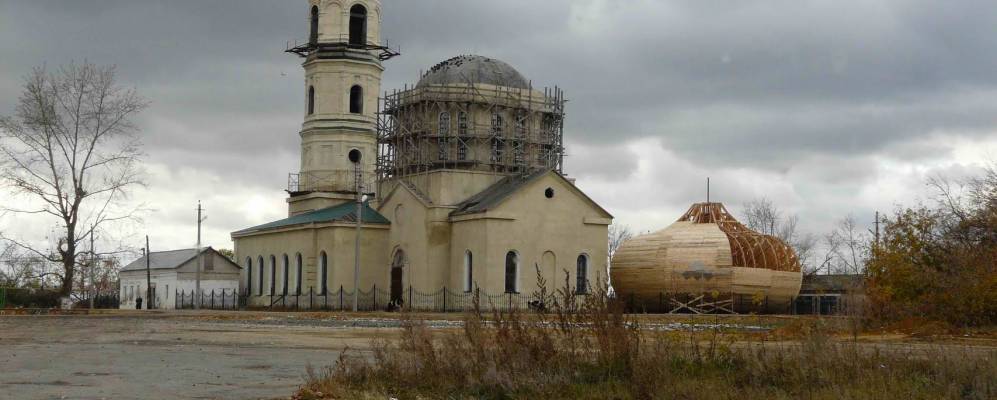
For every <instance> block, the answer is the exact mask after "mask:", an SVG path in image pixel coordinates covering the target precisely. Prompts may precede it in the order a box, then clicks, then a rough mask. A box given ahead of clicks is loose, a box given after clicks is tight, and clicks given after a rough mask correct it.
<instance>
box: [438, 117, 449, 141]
mask: <svg viewBox="0 0 997 400" xmlns="http://www.w3.org/2000/svg"><path fill="white" fill-rule="evenodd" d="M438 131H439V133H440V136H449V135H450V113H448V112H446V111H444V112H441V113H440V120H439V125H438Z"/></svg>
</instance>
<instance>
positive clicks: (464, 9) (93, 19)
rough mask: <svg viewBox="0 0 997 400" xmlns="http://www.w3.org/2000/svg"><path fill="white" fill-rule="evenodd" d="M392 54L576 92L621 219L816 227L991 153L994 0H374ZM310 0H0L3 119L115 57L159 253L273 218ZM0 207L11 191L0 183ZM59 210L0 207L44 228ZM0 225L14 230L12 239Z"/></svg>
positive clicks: (27, 226)
mask: <svg viewBox="0 0 997 400" xmlns="http://www.w3.org/2000/svg"><path fill="white" fill-rule="evenodd" d="M383 11H384V25H383V35H382V36H383V37H384V38H385V39H387V40H389V41H390V42H391V44H392V46H396V45H397V46H401V51H402V56H401V57H398V58H396V59H393V60H391V61H389V62H387V63H386V64H385V66H386V68H387V70H386V71H385V74H384V82H383V85H382V88H383V89H391V88H397V87H400V86H402V85H403V84H406V83H414V82H415V81H416V80H417V79H418V75H419V71H420V70H425V69H428V68H429V67H430V66H432V65H433V64H435V63H436V62H438V61H441V60H443V59H446V58H449V57H450V56H453V55H458V54H480V55H484V56H489V57H494V58H498V59H501V60H504V61H506V62H508V63H510V64H511V65H513V66H515V67H516V68H517V69H518V70H519V71H520V72H522V73H523V75H525V76H526V77H527V78H528V79H531V80H532V81H533V83H534V85H535V86H553V85H558V86H560V87H562V88H563V89H564V90H565V91H566V93H567V96H568V98H569V99H570V102H569V104H568V122H567V126H566V131H565V141H566V145H567V153H568V158H567V161H566V172H567V173H568V174H569V175H570V176H572V177H574V178H576V179H577V183H578V185H579V186H580V187H581V188H582V189H583V190H585V191H586V192H587V193H588V194H589V195H590V196H591V197H592V198H594V199H595V200H596V201H598V202H599V203H600V204H602V205H603V206H604V207H605V208H606V209H608V210H609V211H610V212H611V213H613V214H614V215H615V216H616V218H617V222H619V223H622V224H626V225H630V226H631V227H633V228H634V229H635V230H637V231H647V230H656V229H660V228H663V227H665V226H667V225H668V224H669V223H671V222H672V221H674V220H675V219H676V218H678V217H679V215H680V214H681V213H682V212H683V211H684V210H685V209H686V208H687V207H688V206H689V205H690V204H691V203H693V202H697V201H703V200H705V196H706V193H705V180H706V177H707V176H709V177H712V182H713V187H712V197H713V199H715V200H717V201H722V202H724V203H726V204H727V206H728V208H729V209H731V210H732V211H734V212H735V213H737V212H738V211H739V210H740V209H741V206H742V204H743V203H744V202H746V201H748V200H750V199H752V198H755V197H761V196H764V197H768V198H770V199H771V200H772V201H773V202H774V203H775V204H777V205H778V206H779V207H781V208H782V209H784V210H785V211H786V212H787V213H793V214H798V215H799V217H800V223H801V226H802V227H803V229H804V230H806V231H810V232H813V233H816V234H821V233H823V232H825V231H826V230H828V229H829V227H830V226H831V225H832V223H833V222H834V220H836V219H839V218H841V217H844V216H846V215H849V214H852V215H854V216H855V217H856V219H857V220H858V221H859V222H860V223H861V224H863V225H868V224H870V223H871V221H872V219H873V213H874V212H875V210H882V211H890V210H892V209H894V208H895V207H896V205H897V204H915V203H916V202H918V201H923V200H924V199H925V198H926V196H927V194H928V193H929V192H928V190H927V187H926V186H925V184H924V182H925V180H926V178H927V177H929V176H932V175H936V174H942V175H946V176H953V177H959V176H965V175H967V174H972V173H974V171H975V170H977V169H978V168H979V167H981V166H982V165H983V164H984V163H985V162H987V161H988V160H993V159H997V156H995V155H997V7H994V4H993V2H992V0H990V1H982V0H981V1H973V0H961V1H957V2H943V1H936V0H924V1H917V0H903V1H901V0H876V1H846V0H829V1H801V0H772V1H751V2H745V1H702V0H688V1H665V0H644V1H640V0H633V1H624V0H619V1H610V0H571V1H567V0H563V1H555V0H544V1H536V0H502V1H495V0H384V2H383ZM307 14H308V7H307V2H306V1H305V0H280V1H277V0H258V1H248V0H228V1H221V0H213V1H201V0H196V1H195V0H190V1H181V0H171V1H139V0H122V1H97V0H73V1H69V0H63V1H45V0H20V1H15V0H0V115H11V114H12V113H13V112H14V102H15V101H16V99H17V96H18V94H19V93H20V91H21V86H22V84H23V79H22V78H23V77H24V76H25V75H26V74H28V73H29V72H30V70H31V68H32V67H34V66H39V65H48V66H58V65H59V64H64V63H67V62H70V61H73V60H76V61H80V60H84V59H86V60H89V61H91V62H95V63H99V64H115V65H117V68H118V74H119V78H120V81H121V82H122V83H124V84H125V85H128V86H134V87H135V88H137V89H138V91H139V92H140V93H141V94H142V95H143V96H144V97H146V98H147V99H148V100H149V101H150V102H151V106H150V108H149V109H148V110H147V111H145V112H144V113H143V114H142V115H141V117H140V118H139V120H138V122H139V125H140V127H141V129H142V131H141V137H142V138H143V142H144V143H145V147H144V148H145V152H146V153H147V157H146V159H145V164H146V169H147V172H148V183H149V185H148V187H147V188H145V189H141V190H138V191H136V192H135V193H134V196H133V200H134V201H141V202H145V203H147V204H148V207H149V208H151V211H150V212H148V213H146V214H145V215H144V225H143V226H139V227H126V228H122V229H120V230H119V231H118V232H115V234H116V235H118V236H119V237H124V238H125V239H126V241H128V242H129V243H130V244H132V245H134V246H136V247H141V246H142V244H141V243H140V240H139V239H138V238H139V237H140V235H143V234H146V233H148V234H149V235H151V236H152V241H153V246H152V247H153V249H154V250H155V249H172V248H179V247H191V246H193V244H194V238H195V236H194V233H195V225H194V221H195V217H194V208H195V206H196V202H197V200H198V199H200V200H202V201H203V203H204V206H205V208H206V209H207V214H208V216H209V219H208V220H207V221H206V225H205V242H206V243H207V244H210V245H213V246H215V247H218V248H231V246H232V242H231V240H230V238H229V232H231V231H234V230H238V229H241V228H246V227H249V226H252V225H255V224H259V223H263V222H267V221H269V220H274V219H279V218H282V217H284V216H286V213H287V208H286V203H285V198H286V193H285V192H284V189H285V188H286V186H287V174H288V173H289V172H296V170H297V168H298V166H299V165H298V151H299V138H298V131H299V128H300V124H301V120H302V117H303V110H304V105H303V100H304V99H303V96H302V95H301V94H302V93H303V89H302V88H303V72H302V69H301V66H300V63H301V60H300V59H298V58H297V57H295V56H291V55H288V54H285V53H284V52H283V49H284V48H285V43H286V42H287V41H292V40H295V39H297V40H299V41H300V40H303V39H305V38H306V29H307V23H306V22H307ZM0 196H4V197H5V198H6V196H7V194H6V193H5V194H0ZM54 224H55V221H51V220H37V221H34V220H32V221H30V223H28V220H27V219H26V218H25V217H23V216H18V217H12V216H7V217H4V218H3V219H0V229H3V230H5V231H12V232H13V235H14V236H21V237H23V238H24V239H26V240H29V241H36V242H37V241H42V240H44V237H45V235H46V232H48V231H50V230H51V228H52V226H54ZM8 234H10V233H8Z"/></svg>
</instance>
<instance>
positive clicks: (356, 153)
mask: <svg viewBox="0 0 997 400" xmlns="http://www.w3.org/2000/svg"><path fill="white" fill-rule="evenodd" d="M348 157H349V158H350V162H351V163H354V164H356V163H358V162H360V159H361V158H363V154H362V153H360V150H357V149H353V150H350V153H349V155H348Z"/></svg>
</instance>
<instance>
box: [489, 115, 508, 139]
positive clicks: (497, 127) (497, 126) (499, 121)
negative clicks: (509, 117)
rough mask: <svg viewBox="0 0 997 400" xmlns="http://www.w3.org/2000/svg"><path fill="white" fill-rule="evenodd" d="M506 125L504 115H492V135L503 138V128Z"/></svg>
mask: <svg viewBox="0 0 997 400" xmlns="http://www.w3.org/2000/svg"><path fill="white" fill-rule="evenodd" d="M504 124H505V120H504V118H502V114H499V113H493V114H492V134H493V135H496V136H502V126H503V125H504Z"/></svg>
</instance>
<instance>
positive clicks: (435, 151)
mask: <svg viewBox="0 0 997 400" xmlns="http://www.w3.org/2000/svg"><path fill="white" fill-rule="evenodd" d="M472 82H475V81H474V80H472V79H466V83H463V84H446V85H424V86H408V85H406V86H405V87H404V88H403V89H401V90H394V91H391V92H386V93H385V94H384V97H383V98H381V99H380V101H379V102H378V113H377V115H378V118H377V143H378V157H377V174H378V179H379V180H382V181H383V180H386V179H393V178H404V177H408V176H412V175H415V174H420V173H424V172H428V171H432V170H440V169H461V170H475V171H491V172H500V173H510V174H515V173H524V174H525V173H529V172H531V171H536V170H539V169H553V170H555V171H558V172H559V173H563V162H564V142H563V135H564V116H565V113H564V108H565V103H566V100H565V98H564V92H563V91H561V89H559V88H557V87H554V88H553V89H550V88H544V89H543V91H542V92H539V91H537V90H534V89H533V88H532V84H531V85H529V87H528V88H514V87H505V86H495V85H483V84H475V83H472Z"/></svg>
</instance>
